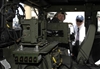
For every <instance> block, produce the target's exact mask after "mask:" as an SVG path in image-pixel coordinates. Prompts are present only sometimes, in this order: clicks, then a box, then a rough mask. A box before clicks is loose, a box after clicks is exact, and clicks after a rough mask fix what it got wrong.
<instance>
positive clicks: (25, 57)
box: [13, 47, 42, 63]
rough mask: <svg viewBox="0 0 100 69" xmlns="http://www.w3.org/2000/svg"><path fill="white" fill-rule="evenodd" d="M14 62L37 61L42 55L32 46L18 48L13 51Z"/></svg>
mask: <svg viewBox="0 0 100 69" xmlns="http://www.w3.org/2000/svg"><path fill="white" fill-rule="evenodd" d="M13 56H14V59H15V63H39V61H40V60H41V58H42V56H41V55H40V54H39V52H38V51H36V50H35V49H34V48H29V47H28V48H27V47H26V48H23V50H21V49H20V48H19V49H17V50H15V51H14V52H13Z"/></svg>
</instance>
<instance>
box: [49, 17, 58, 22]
mask: <svg viewBox="0 0 100 69" xmlns="http://www.w3.org/2000/svg"><path fill="white" fill-rule="evenodd" d="M58 22H59V20H58V19H57V18H56V17H54V18H53V19H52V20H51V21H50V23H58Z"/></svg>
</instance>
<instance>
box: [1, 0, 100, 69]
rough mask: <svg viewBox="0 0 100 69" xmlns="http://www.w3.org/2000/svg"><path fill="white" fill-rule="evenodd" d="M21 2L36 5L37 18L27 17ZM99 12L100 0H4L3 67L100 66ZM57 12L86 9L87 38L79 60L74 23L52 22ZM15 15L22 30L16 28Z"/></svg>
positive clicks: (99, 68) (53, 68)
mask: <svg viewBox="0 0 100 69" xmlns="http://www.w3.org/2000/svg"><path fill="white" fill-rule="evenodd" d="M20 3H23V4H25V5H27V6H30V7H32V8H33V11H34V12H35V14H36V16H37V18H35V17H31V18H30V19H26V13H25V11H27V10H25V8H24V7H23V6H22V4H20ZM18 8H20V9H21V11H22V13H23V14H22V15H21V14H19V9H18ZM36 9H37V10H36ZM99 11H100V0H1V1H0V69H100V65H96V64H95V62H96V61H98V60H99V59H100V50H99V48H100V42H99V41H100V30H99V28H100V26H99V17H100V16H99V15H100V14H99V13H98V12H99ZM53 12H66V14H67V12H84V17H85V20H84V26H85V27H86V37H85V39H84V41H83V43H82V44H81V46H80V49H79V52H78V56H77V58H76V59H75V60H73V59H72V56H71V52H72V41H73V39H71V38H72V36H71V34H70V31H71V30H70V27H69V25H72V26H73V23H71V22H62V23H49V19H50V17H53V16H54V13H53ZM28 14H30V13H28ZM48 14H50V15H49V16H48ZM15 16H17V18H18V23H19V24H20V29H13V26H12V23H13V18H14V17H15ZM66 16H67V15H66ZM72 17H73V16H72ZM67 19H68V18H67ZM69 19H71V18H69ZM68 51H70V53H68ZM66 53H67V55H66Z"/></svg>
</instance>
